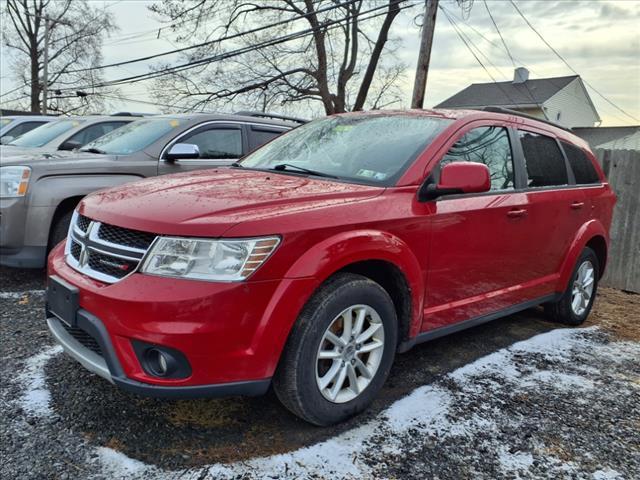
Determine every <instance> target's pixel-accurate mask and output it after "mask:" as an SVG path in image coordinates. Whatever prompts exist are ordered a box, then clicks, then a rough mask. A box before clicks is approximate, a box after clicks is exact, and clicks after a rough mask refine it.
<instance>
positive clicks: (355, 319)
mask: <svg viewBox="0 0 640 480" xmlns="http://www.w3.org/2000/svg"><path fill="white" fill-rule="evenodd" d="M384 340H385V337H384V326H383V324H382V319H381V318H380V315H379V314H378V312H376V311H375V310H374V309H373V308H372V307H370V306H368V305H352V306H350V307H348V308H346V309H345V310H343V311H342V312H341V313H340V314H339V315H338V316H336V317H335V318H334V319H333V321H332V322H331V324H330V325H329V327H328V328H327V330H326V331H325V333H324V336H323V337H322V340H321V341H320V345H319V347H318V352H317V354H316V383H317V385H318V389H319V390H320V392H321V393H322V396H323V397H324V398H325V399H327V400H329V401H330V402H333V403H345V402H348V401H350V400H353V399H354V398H356V397H357V396H358V395H360V393H362V391H363V390H364V389H365V388H367V386H368V385H369V383H371V381H372V380H373V378H374V377H375V374H376V372H377V371H378V368H379V367H380V362H381V361H382V354H383V352H384Z"/></svg>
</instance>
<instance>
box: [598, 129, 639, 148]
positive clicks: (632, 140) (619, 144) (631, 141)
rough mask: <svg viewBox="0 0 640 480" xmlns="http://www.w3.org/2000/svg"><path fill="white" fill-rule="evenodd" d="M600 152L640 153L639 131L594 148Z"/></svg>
mask: <svg viewBox="0 0 640 480" xmlns="http://www.w3.org/2000/svg"><path fill="white" fill-rule="evenodd" d="M596 148H601V149H602V150H635V151H640V130H636V131H635V132H634V133H632V134H631V135H627V136H626V137H622V138H618V139H616V140H611V141H610V142H607V143H603V144H602V145H598V146H596Z"/></svg>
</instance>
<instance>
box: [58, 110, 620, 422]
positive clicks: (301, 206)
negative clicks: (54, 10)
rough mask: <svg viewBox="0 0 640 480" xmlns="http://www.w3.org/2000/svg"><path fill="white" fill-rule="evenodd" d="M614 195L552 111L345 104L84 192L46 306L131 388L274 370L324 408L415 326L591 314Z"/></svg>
mask: <svg viewBox="0 0 640 480" xmlns="http://www.w3.org/2000/svg"><path fill="white" fill-rule="evenodd" d="M180 142H182V140H180ZM98 143H100V142H98ZM109 143H110V142H106V145H109ZM112 145H113V144H112ZM175 147H176V149H177V146H175ZM111 148H113V147H111ZM164 148H165V149H167V150H168V151H169V152H171V151H173V148H174V147H173V146H171V144H167V145H166V147H164ZM185 151H186V149H185ZM169 165H171V164H169ZM614 203H615V195H614V193H613V191H612V189H611V188H610V186H609V185H608V184H607V181H606V179H605V177H604V175H603V173H602V171H601V169H600V167H599V166H598V164H597V161H596V159H595V157H594V155H593V154H592V153H591V152H590V151H589V148H588V146H587V144H586V142H584V141H583V140H581V139H579V138H578V137H576V136H575V135H573V134H571V132H569V131H567V130H564V129H561V128H558V127H556V126H553V125H551V124H549V123H545V122H542V121H538V120H534V119H531V118H526V117H523V116H520V115H516V114H512V113H495V112H487V111H483V112H479V111H462V110H461V111H447V110H442V111H437V110H436V111H410V112H384V111H376V112H370V113H361V112H358V113H352V114H345V115H338V116H333V117H329V118H326V119H323V120H318V121H316V122H312V123H310V124H308V125H305V126H302V127H300V128H298V129H296V130H294V131H292V132H289V133H287V134H285V135H283V136H282V137H279V138H277V139H275V140H274V141H273V142H270V143H269V144H268V145H266V146H264V147H262V148H260V149H258V150H257V151H256V152H254V153H253V154H251V155H249V156H247V157H246V158H245V159H244V160H242V161H240V162H239V163H237V164H234V165H233V166H232V167H229V168H223V169H217V170H209V171H201V172H186V173H183V174H180V175H172V176H170V177H167V178H163V179H147V180H142V181H139V182H136V183H132V184H128V185H126V186H120V187H115V188H111V189H107V190H103V191H101V192H97V193H95V194H92V195H90V196H88V197H86V198H85V199H83V200H82V202H80V204H79V205H78V208H77V209H76V211H75V213H74V214H73V219H72V221H71V227H70V229H69V233H68V238H67V241H66V244H60V245H58V246H57V247H56V248H55V249H54V250H53V252H52V253H51V255H50V257H49V278H48V294H47V302H48V310H47V312H46V314H47V323H48V326H49V329H50V331H51V333H52V335H53V336H54V338H55V339H56V340H57V341H58V342H59V343H60V344H61V345H62V346H63V347H64V349H65V350H66V351H67V353H68V354H70V355H71V356H72V357H74V358H75V359H77V360H78V361H79V362H80V363H81V364H82V365H83V366H85V367H86V368H88V369H89V370H91V371H93V372H95V373H97V374H98V375H101V376H103V377H105V378H106V379H108V380H110V381H111V382H113V383H115V384H116V385H118V386H119V387H122V388H124V389H126V390H128V391H131V392H135V393H139V394H144V395H150V396H157V397H171V398H183V397H190V396H216V395H239V394H248V395H257V394H262V393H265V392H266V391H267V389H268V388H269V386H270V385H273V387H274V390H275V393H276V394H277V396H278V398H279V399H280V400H281V401H282V403H283V404H284V405H285V406H286V407H287V408H289V409H290V410H291V411H292V412H293V413H294V414H296V415H298V416H300V417H301V418H303V419H305V420H307V421H309V422H311V423H313V424H316V425H327V424H332V423H336V422H340V421H342V420H345V419H346V418H348V417H350V416H352V415H354V414H356V413H358V412H360V411H362V410H363V409H365V408H366V407H367V406H368V405H369V404H370V403H371V402H372V401H373V399H374V398H375V396H376V394H377V393H378V391H379V390H380V388H381V387H382V385H383V384H384V382H385V380H386V378H387V376H388V375H389V372H390V369H391V365H392V363H393V361H394V357H395V354H396V352H397V351H405V350H407V349H409V348H411V347H412V346H413V345H415V344H416V343H418V342H422V341H426V340H430V339H433V338H437V337H440V336H442V335H446V334H449V333H452V332H456V331H458V330H461V329H464V328H467V327H471V326H475V325H478V324H480V323H483V322H487V321H489V320H493V319H495V318H498V317H500V316H504V315H508V314H511V313H514V312H517V311H519V310H524V309H526V308H530V307H533V306H536V305H544V306H545V309H546V310H547V312H548V314H549V315H550V316H551V318H553V319H555V320H557V321H560V322H564V323H567V324H570V325H578V324H581V323H582V322H584V320H585V319H586V317H587V315H588V314H589V311H590V309H591V306H592V305H593V301H594V298H595V294H596V288H597V284H598V280H599V279H600V277H601V276H602V274H603V271H604V268H605V264H606V261H607V250H608V244H609V233H608V232H609V226H610V223H611V215H612V210H613V205H614Z"/></svg>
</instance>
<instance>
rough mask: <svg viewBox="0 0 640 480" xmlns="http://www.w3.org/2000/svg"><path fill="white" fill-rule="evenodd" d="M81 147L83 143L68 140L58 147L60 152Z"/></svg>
mask: <svg viewBox="0 0 640 480" xmlns="http://www.w3.org/2000/svg"><path fill="white" fill-rule="evenodd" d="M80 147H82V143H80V142H77V141H75V140H67V141H66V142H63V143H62V145H60V146H59V147H58V150H75V149H76V148H80Z"/></svg>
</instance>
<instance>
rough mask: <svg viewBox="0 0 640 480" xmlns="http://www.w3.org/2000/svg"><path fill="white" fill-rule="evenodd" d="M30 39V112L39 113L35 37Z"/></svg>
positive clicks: (38, 71)
mask: <svg viewBox="0 0 640 480" xmlns="http://www.w3.org/2000/svg"><path fill="white" fill-rule="evenodd" d="M30 40H31V48H30V49H29V55H30V57H31V58H30V60H31V112H32V113H40V78H38V74H39V73H40V70H39V68H38V67H39V65H38V47H37V44H36V42H37V39H35V38H34V39H30Z"/></svg>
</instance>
